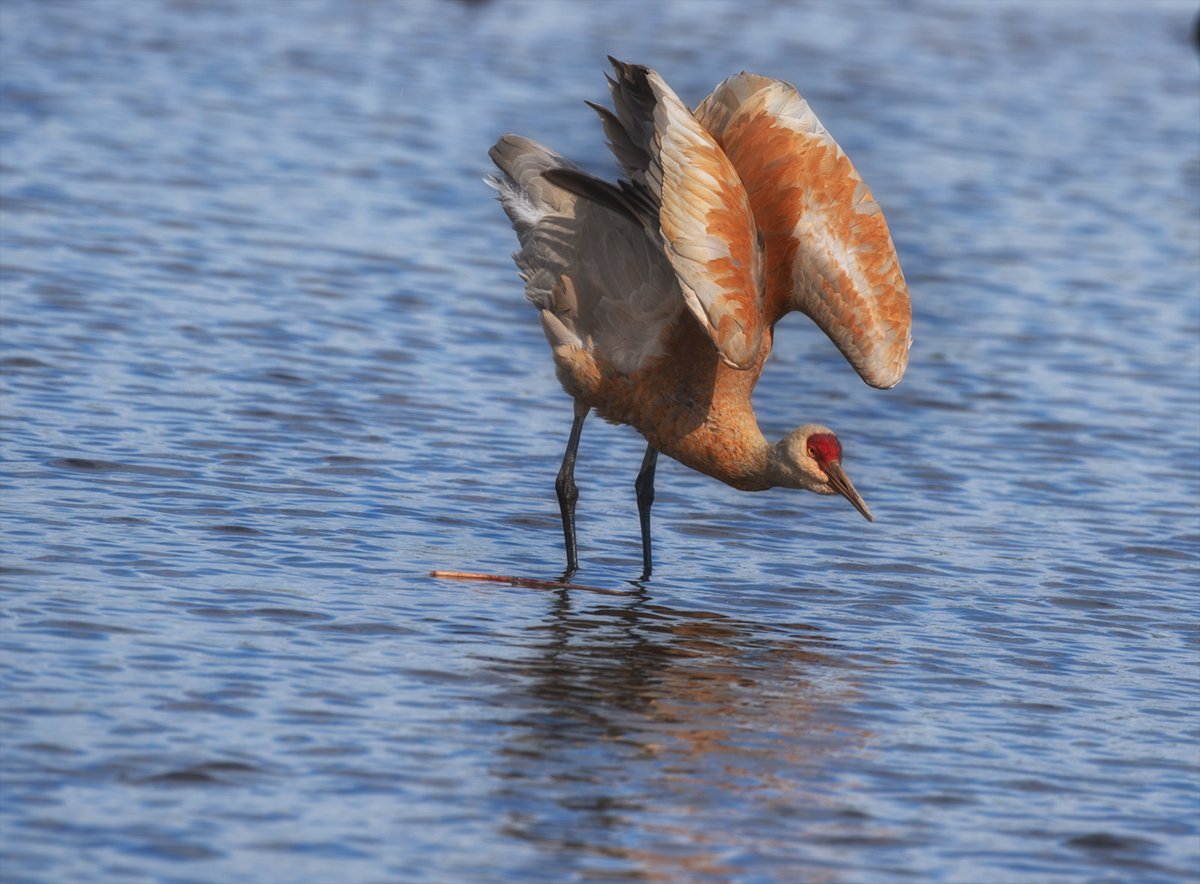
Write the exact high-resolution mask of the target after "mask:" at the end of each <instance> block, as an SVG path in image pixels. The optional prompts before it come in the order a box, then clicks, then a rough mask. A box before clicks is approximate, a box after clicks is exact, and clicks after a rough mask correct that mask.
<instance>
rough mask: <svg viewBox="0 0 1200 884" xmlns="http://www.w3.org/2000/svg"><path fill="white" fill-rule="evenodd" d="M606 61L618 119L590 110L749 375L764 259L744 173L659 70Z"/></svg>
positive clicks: (683, 276) (693, 306) (730, 355)
mask: <svg viewBox="0 0 1200 884" xmlns="http://www.w3.org/2000/svg"><path fill="white" fill-rule="evenodd" d="M609 61H611V62H612V65H613V69H614V71H615V72H616V79H615V80H613V79H610V80H609V84H610V86H611V89H612V97H613V106H614V108H615V111H616V112H615V113H613V112H610V111H608V110H606V109H604V108H600V107H596V106H595V105H593V107H596V110H597V112H599V113H600V116H601V119H602V120H603V122H604V129H605V133H606V134H607V135H608V138H609V141H610V144H611V146H612V149H613V153H614V154H615V155H616V157H617V160H618V162H620V163H621V165H622V167H623V168H624V171H625V173H626V175H628V176H629V178H630V179H631V180H632V181H633V182H634V188H632V189H629V191H628V193H627V195H628V196H630V197H631V201H632V203H633V207H634V208H635V209H636V208H638V206H637V202H638V196H639V194H640V195H641V199H642V201H643V202H644V203H645V204H646V205H647V207H648V208H649V214H650V216H651V218H650V224H651V225H653V226H654V227H656V228H657V230H656V231H655V232H656V233H657V235H658V236H660V237H661V240H662V246H663V250H664V252H665V254H666V256H667V259H668V260H669V261H670V262H671V266H672V267H673V268H674V270H675V273H676V274H677V275H678V277H679V287H680V289H681V290H682V293H683V297H684V301H685V303H686V304H687V307H688V309H689V310H690V311H691V313H692V314H693V315H694V316H695V317H696V319H698V320H699V321H700V323H701V324H702V325H703V326H704V328H705V330H706V331H707V332H708V335H709V337H710V338H711V339H712V342H713V344H714V345H715V346H716V348H717V350H718V352H720V354H721V357H722V358H723V359H724V360H725V362H727V363H729V364H730V365H732V366H734V367H735V368H743V369H744V368H749V367H750V366H752V365H754V364H755V362H756V361H757V360H758V357H759V355H760V354H759V350H760V347H761V345H762V332H763V327H764V321H763V313H762V306H763V304H762V291H763V288H762V287H763V257H762V248H761V245H760V243H759V240H758V235H757V228H756V226H755V221H754V216H753V213H752V211H751V208H750V201H749V199H748V197H747V195H746V191H745V189H744V188H743V187H742V183H741V181H740V180H739V178H738V174H737V171H736V170H735V169H734V167H733V165H732V164H731V163H730V162H729V159H728V158H727V157H726V156H725V153H724V152H723V151H722V150H721V148H720V147H719V146H718V144H717V142H716V141H715V140H714V139H713V137H712V135H710V134H709V133H708V132H707V131H706V130H705V129H704V127H703V126H701V125H700V124H699V123H698V122H697V121H696V119H695V117H693V116H692V114H691V112H690V111H689V110H688V109H687V107H686V106H684V104H683V103H682V102H681V101H680V100H679V98H678V97H677V96H676V95H675V93H674V92H672V91H671V89H670V87H668V86H667V84H666V83H665V82H663V80H662V78H661V77H659V75H658V74H657V73H656V72H655V71H653V70H651V69H650V68H647V67H643V66H641V65H629V64H623V63H622V62H619V61H617V60H616V59H613V58H610V59H609Z"/></svg>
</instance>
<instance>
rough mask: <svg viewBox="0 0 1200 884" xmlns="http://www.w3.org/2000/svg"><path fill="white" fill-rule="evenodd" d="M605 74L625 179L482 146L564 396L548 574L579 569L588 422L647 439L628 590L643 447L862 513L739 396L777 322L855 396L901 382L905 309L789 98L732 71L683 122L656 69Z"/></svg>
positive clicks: (516, 142) (835, 462) (822, 140)
mask: <svg viewBox="0 0 1200 884" xmlns="http://www.w3.org/2000/svg"><path fill="white" fill-rule="evenodd" d="M609 61H610V62H612V66H613V70H614V72H615V79H614V78H612V77H610V78H609V86H610V90H611V93H612V100H613V107H614V110H613V111H610V110H608V109H606V108H603V107H600V106H597V105H594V104H592V105H591V106H592V108H593V109H594V110H596V112H597V113H599V115H600V118H601V122H602V124H603V127H604V132H605V134H606V135H607V137H608V140H609V146H610V147H611V149H612V152H613V154H614V155H615V156H616V158H617V161H618V163H619V164H620V166H621V168H622V171H623V173H624V175H625V178H624V179H623V180H621V181H619V182H618V183H617V184H615V185H614V184H610V183H608V182H606V181H603V180H601V179H599V178H595V177H593V176H591V175H589V174H587V173H586V172H583V171H582V170H580V169H579V168H578V167H577V166H575V165H574V164H573V163H571V162H570V161H568V160H566V159H564V158H563V157H561V156H559V155H558V154H556V153H554V152H553V151H551V150H549V149H548V148H545V147H543V146H542V145H540V144H537V143H535V142H533V141H530V140H529V139H527V138H523V137H521V136H518V135H505V136H504V137H502V138H501V139H500V140H499V141H498V142H497V143H496V145H495V146H494V147H493V148H492V149H491V151H490V156H491V158H492V160H493V161H494V162H495V164H496V166H497V167H498V168H499V169H500V174H499V175H493V176H492V177H491V178H489V179H488V183H489V184H491V186H492V187H494V188H495V189H496V190H497V191H498V192H499V197H500V202H501V204H502V205H503V207H504V211H505V212H506V213H507V214H508V217H509V219H510V220H511V221H512V225H513V228H514V229H515V230H516V233H517V237H518V239H519V240H520V244H521V249H520V251H519V252H517V253H516V254H515V255H514V258H515V260H516V263H517V266H518V268H519V270H520V274H521V277H522V279H523V280H524V281H525V296H526V297H527V298H528V299H529V301H531V302H532V303H533V304H534V306H536V307H537V308H538V309H539V310H540V312H541V319H542V327H543V329H544V331H545V334H546V338H547V340H548V341H549V342H550V346H551V348H552V350H553V354H554V362H555V365H556V368H557V374H558V379H559V381H560V382H561V384H562V386H563V389H564V390H566V392H567V393H568V395H570V396H571V397H572V398H573V399H574V402H575V419H574V422H573V424H572V426H571V433H570V437H569V440H568V442H567V449H566V453H565V454H564V456H563V461H562V467H561V468H560V470H559V473H558V478H557V481H556V483H555V487H556V490H557V492H558V500H559V508H560V511H561V514H562V524H563V536H564V540H565V542H566V553H567V570H566V573H565V574H564V576H563V579H564V580H565V579H567V578H568V577H570V576H571V575H572V574H574V573H575V571H576V570H578V556H577V553H576V542H575V503H576V500H577V499H578V494H579V492H578V490H577V488H576V486H575V481H574V468H575V452H576V449H577V447H578V445H579V437H580V433H581V432H582V429H583V422H584V419H585V418H586V417H587V415H588V413H589V412H590V411H591V410H593V409H594V410H595V411H596V412H597V413H598V414H600V415H601V416H602V417H603V418H605V419H606V420H608V421H611V422H613V423H619V424H629V425H630V426H632V427H634V428H635V429H636V430H637V431H638V432H640V433H641V434H642V436H643V437H645V439H646V442H647V446H646V454H645V457H644V458H643V460H642V465H641V469H640V471H639V472H638V476H637V480H636V482H635V488H636V492H637V502H638V514H639V518H640V522H641V531H642V565H643V576H649V574H650V570H651V551H650V549H651V547H650V507H651V504H652V502H653V500H654V470H655V464H656V462H657V458H658V455H659V453H660V452H661V453H663V454H666V455H668V456H669V457H672V458H674V459H675V460H677V461H679V462H680V463H682V464H684V465H686V466H688V467H691V468H692V469H695V470H698V471H700V472H702V473H705V474H707V475H709V476H712V477H714V478H716V479H720V480H721V481H722V482H725V483H727V484H729V485H732V486H733V487H734V488H738V489H741V490H744V491H761V490H764V489H767V488H772V487H776V486H784V487H789V488H803V489H806V490H808V491H814V492H816V493H818V494H841V495H842V496H844V497H845V498H846V499H847V500H849V501H850V503H852V504H853V505H854V507H855V508H856V509H857V510H858V511H859V512H860V513H862V515H863V516H865V517H866V518H867V519H871V518H872V516H871V512H870V510H869V509H868V508H867V505H866V503H865V502H864V501H863V499H862V497H861V496H860V495H859V493H858V492H857V491H856V490H855V488H854V485H853V484H851V482H850V479H849V478H848V477H847V476H846V473H845V471H844V470H843V468H842V464H841V444H840V443H839V441H838V439H837V437H836V436H835V435H834V433H833V431H832V430H830V429H829V428H827V427H824V426H821V425H818V424H805V425H804V426H801V427H799V428H798V429H795V430H792V431H791V432H790V433H788V434H787V435H786V436H784V437H783V439H781V440H780V441H779V442H776V443H775V444H773V445H771V444H768V443H767V441H766V439H765V438H764V437H763V434H762V432H761V430H760V429H759V427H758V421H757V419H756V418H755V415H754V411H753V409H752V408H751V404H750V394H751V391H752V390H753V389H754V385H755V383H756V382H757V381H758V378H759V375H760V374H761V372H762V368H763V363H764V362H765V360H766V358H767V354H768V353H769V352H770V350H771V343H772V338H773V331H774V326H775V323H776V322H778V321H779V319H780V318H782V317H783V316H784V315H785V314H787V313H788V312H790V311H792V310H799V311H801V312H802V313H805V314H807V315H808V316H809V317H811V318H812V319H813V320H814V321H815V322H816V323H817V325H818V326H820V328H821V329H822V330H823V331H824V332H825V333H826V334H827V335H828V336H829V337H830V339H832V341H833V342H834V344H836V345H837V347H838V348H839V349H840V350H841V352H842V353H843V355H845V357H846V358H847V359H848V360H849V361H850V364H851V365H853V366H854V368H855V370H856V371H857V372H858V373H859V375H860V376H861V377H862V379H863V380H864V381H866V382H867V383H868V384H870V385H871V386H874V387H881V388H886V387H891V386H894V385H895V384H896V383H897V382H899V380H900V378H901V376H902V375H903V374H904V369H905V367H906V365H907V363H908V350H909V347H910V346H911V342H912V337H911V307H910V303H909V296H908V289H907V286H906V285H905V282H904V277H903V274H902V273H901V270H900V264H899V261H898V260H897V257H896V250H895V247H894V246H893V244H892V239H891V235H890V233H889V232H888V227H887V223H886V222H885V220H884V217H883V214H882V212H881V211H880V209H879V205H878V204H877V203H876V202H875V200H874V198H873V197H872V196H871V192H870V190H868V188H867V185H866V184H865V183H864V182H863V180H862V178H861V177H860V176H859V175H858V173H857V172H856V171H855V169H854V167H853V166H852V165H851V163H850V161H849V159H847V157H846V155H845V154H844V153H843V152H842V150H841V148H840V147H839V146H838V145H837V143H836V142H835V141H834V140H833V138H831V137H830V135H829V133H828V132H826V131H825V128H824V127H823V126H822V125H821V123H820V121H819V120H818V119H817V117H816V115H815V114H814V113H813V111H812V110H811V108H810V107H809V106H808V103H807V102H806V101H805V100H804V99H803V98H801V97H800V96H799V94H797V92H796V90H795V88H794V87H792V86H791V85H789V84H787V83H784V82H781V81H779V80H773V79H769V78H767V77H760V76H757V75H754V74H747V73H741V74H738V75H736V76H734V77H730V78H729V79H727V80H725V81H724V82H723V83H721V84H720V85H719V86H718V87H717V88H716V89H715V90H714V91H713V93H712V94H711V95H710V96H709V97H708V98H706V99H705V100H704V101H703V102H702V103H701V104H700V106H699V107H698V108H697V109H696V110H695V112H694V113H693V112H691V111H689V110H688V109H687V107H686V106H685V105H684V104H683V103H682V102H681V101H680V100H679V98H678V97H677V96H676V95H675V93H674V92H672V91H671V89H670V88H669V87H668V86H667V84H666V83H665V82H664V81H663V79H662V78H661V77H660V76H659V75H658V74H657V73H656V72H655V71H654V70H652V69H650V68H647V67H643V66H640V65H630V64H624V63H622V62H619V61H617V60H615V59H613V58H610V59H609ZM589 104H591V103H590V102H589Z"/></svg>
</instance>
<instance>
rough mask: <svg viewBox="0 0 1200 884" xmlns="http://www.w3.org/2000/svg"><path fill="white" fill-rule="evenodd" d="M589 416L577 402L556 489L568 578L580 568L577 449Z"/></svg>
mask: <svg viewBox="0 0 1200 884" xmlns="http://www.w3.org/2000/svg"><path fill="white" fill-rule="evenodd" d="M587 416H588V407H587V406H586V405H584V404H583V403H581V402H576V403H575V422H574V423H572V424H571V438H570V439H568V440H567V451H566V453H565V454H563V461H562V466H561V467H560V468H559V470H558V478H557V479H555V480H554V490H555V491H557V492H558V509H559V512H561V513H562V524H563V540H565V541H566V545H567V570H566V571H564V572H563V576H562V579H563V580H568V579H570V577H571V575H572V574H574V573H575V572H576V571H578V570H579V558H578V556H577V555H576V553H575V501H577V500H579V489H578V488H577V487H575V451H576V450H577V449H578V448H579V436H580V434H581V433H582V432H583V419H584V418H585V417H587Z"/></svg>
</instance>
